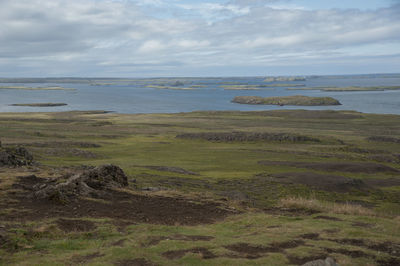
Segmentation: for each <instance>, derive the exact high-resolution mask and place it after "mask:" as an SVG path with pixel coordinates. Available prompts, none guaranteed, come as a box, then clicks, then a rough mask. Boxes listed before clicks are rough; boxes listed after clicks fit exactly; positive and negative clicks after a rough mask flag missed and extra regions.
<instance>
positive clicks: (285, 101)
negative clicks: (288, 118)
mask: <svg viewBox="0 0 400 266" xmlns="http://www.w3.org/2000/svg"><path fill="white" fill-rule="evenodd" d="M232 102H234V103H240V104H265V105H280V106H283V105H296V106H327V105H341V103H340V102H339V101H338V100H336V99H334V98H332V97H309V96H303V95H294V96H281V97H265V98H263V97H259V96H236V97H235V98H234V99H233V100H232Z"/></svg>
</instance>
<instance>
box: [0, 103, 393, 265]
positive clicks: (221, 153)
mask: <svg viewBox="0 0 400 266" xmlns="http://www.w3.org/2000/svg"><path fill="white" fill-rule="evenodd" d="M0 137H1V148H0V197H1V200H0V265H3V264H4V265H10V264H11V265H12V264H18V265H79V264H85V265H87V264H91V265H203V264H208V265H228V264H231V265H302V264H304V263H306V262H308V261H313V260H316V259H325V258H327V257H331V258H333V259H334V260H335V261H336V262H337V263H339V264H340V265H398V264H400V240H399V239H400V218H399V215H400V167H399V163H400V116H395V115H372V114H361V113H357V112H350V111H348V112H334V111H302V110H298V111H265V112H193V113H181V114H139V115H121V114H114V113H107V112H101V111H99V112H96V111H94V112H64V113H19V114H17V113H3V114H0ZM31 155H32V156H31ZM119 167H120V168H119ZM122 170H123V172H122Z"/></svg>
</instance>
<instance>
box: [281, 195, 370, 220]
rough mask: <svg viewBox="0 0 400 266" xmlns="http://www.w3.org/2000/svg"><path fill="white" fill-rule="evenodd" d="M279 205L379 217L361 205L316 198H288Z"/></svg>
mask: <svg viewBox="0 0 400 266" xmlns="http://www.w3.org/2000/svg"><path fill="white" fill-rule="evenodd" d="M279 205H280V206H281V207H285V208H297V209H309V210H316V211H322V212H327V213H335V214H349V215H361V216H377V213H376V212H374V211H373V210H371V209H367V208H365V207H363V206H361V205H357V204H350V203H333V202H325V201H320V200H318V199H315V198H302V197H288V198H284V199H281V200H280V202H279Z"/></svg>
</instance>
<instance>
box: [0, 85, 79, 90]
mask: <svg viewBox="0 0 400 266" xmlns="http://www.w3.org/2000/svg"><path fill="white" fill-rule="evenodd" d="M0 90H44V91H50V90H51V91H58V90H76V89H73V88H64V87H59V86H53V87H26V86H0Z"/></svg>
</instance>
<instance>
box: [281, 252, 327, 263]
mask: <svg viewBox="0 0 400 266" xmlns="http://www.w3.org/2000/svg"><path fill="white" fill-rule="evenodd" d="M327 256H328V255H327V254H323V253H320V254H315V255H311V256H307V257H297V256H294V255H288V256H287V258H288V260H289V264H291V265H303V264H305V263H307V262H310V261H314V260H325V258H326V257H327Z"/></svg>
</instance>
